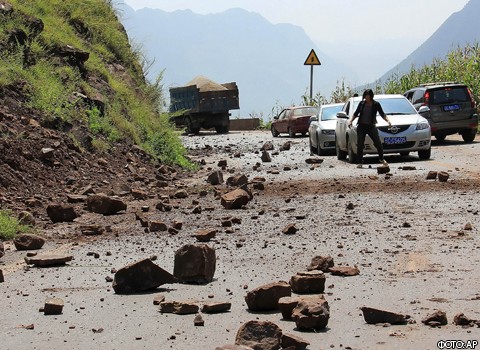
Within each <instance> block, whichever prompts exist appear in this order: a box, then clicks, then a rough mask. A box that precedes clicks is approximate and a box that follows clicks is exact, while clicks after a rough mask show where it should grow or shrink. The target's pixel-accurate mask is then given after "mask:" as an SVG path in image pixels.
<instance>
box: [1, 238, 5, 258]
mask: <svg viewBox="0 0 480 350" xmlns="http://www.w3.org/2000/svg"><path fill="white" fill-rule="evenodd" d="M4 255H5V246H4V245H3V242H2V241H0V259H1V258H3V256H4Z"/></svg>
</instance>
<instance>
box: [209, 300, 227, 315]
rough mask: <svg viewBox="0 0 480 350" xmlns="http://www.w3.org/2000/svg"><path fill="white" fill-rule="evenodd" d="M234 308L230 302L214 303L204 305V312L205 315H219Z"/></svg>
mask: <svg viewBox="0 0 480 350" xmlns="http://www.w3.org/2000/svg"><path fill="white" fill-rule="evenodd" d="M231 307H232V303H229V302H214V303H207V304H203V306H202V312H203V313H205V314H218V313H222V312H227V311H229V310H230V308H231Z"/></svg>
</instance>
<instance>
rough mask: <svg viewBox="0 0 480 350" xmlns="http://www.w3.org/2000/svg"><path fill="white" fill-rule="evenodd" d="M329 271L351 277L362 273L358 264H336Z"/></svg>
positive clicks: (336, 274) (335, 274)
mask: <svg viewBox="0 0 480 350" xmlns="http://www.w3.org/2000/svg"><path fill="white" fill-rule="evenodd" d="M329 272H330V273H331V274H332V275H334V276H343V277H351V276H357V275H359V274H360V270H359V269H358V267H356V266H353V267H352V266H335V267H331V268H330V269H329Z"/></svg>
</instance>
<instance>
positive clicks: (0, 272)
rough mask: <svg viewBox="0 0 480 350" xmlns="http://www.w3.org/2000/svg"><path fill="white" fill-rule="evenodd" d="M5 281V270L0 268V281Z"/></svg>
mask: <svg viewBox="0 0 480 350" xmlns="http://www.w3.org/2000/svg"><path fill="white" fill-rule="evenodd" d="M3 282H5V277H3V271H2V270H0V283H3Z"/></svg>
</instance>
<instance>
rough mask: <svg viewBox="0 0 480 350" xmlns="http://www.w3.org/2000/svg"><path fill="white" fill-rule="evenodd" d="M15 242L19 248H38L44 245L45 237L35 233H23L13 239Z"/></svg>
mask: <svg viewBox="0 0 480 350" xmlns="http://www.w3.org/2000/svg"><path fill="white" fill-rule="evenodd" d="M13 244H14V245H15V248H16V249H17V250H37V249H41V248H42V247H43V245H44V244H45V239H44V238H43V237H40V236H37V235H33V234H21V235H18V236H17V237H15V238H14V239H13Z"/></svg>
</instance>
